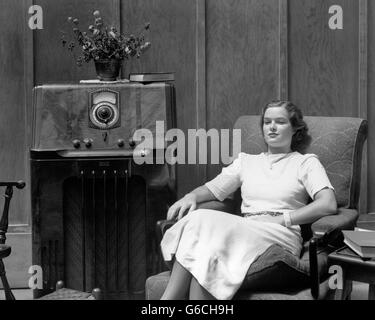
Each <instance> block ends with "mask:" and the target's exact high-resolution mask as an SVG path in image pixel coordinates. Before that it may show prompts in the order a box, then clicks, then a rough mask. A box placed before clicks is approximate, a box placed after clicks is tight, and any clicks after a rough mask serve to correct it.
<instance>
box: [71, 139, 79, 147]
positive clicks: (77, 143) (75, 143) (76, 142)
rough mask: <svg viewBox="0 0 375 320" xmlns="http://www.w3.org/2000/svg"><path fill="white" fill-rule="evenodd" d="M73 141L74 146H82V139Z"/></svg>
mask: <svg viewBox="0 0 375 320" xmlns="http://www.w3.org/2000/svg"><path fill="white" fill-rule="evenodd" d="M72 142H73V147H74V148H76V149H78V148H80V147H81V141H79V140H78V139H75V140H73V141H72Z"/></svg>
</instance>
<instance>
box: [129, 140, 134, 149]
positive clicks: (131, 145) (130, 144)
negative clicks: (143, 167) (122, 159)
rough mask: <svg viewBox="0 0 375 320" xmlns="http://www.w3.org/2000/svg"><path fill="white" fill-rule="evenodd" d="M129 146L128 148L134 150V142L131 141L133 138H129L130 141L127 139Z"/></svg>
mask: <svg viewBox="0 0 375 320" xmlns="http://www.w3.org/2000/svg"><path fill="white" fill-rule="evenodd" d="M129 146H130V147H131V148H134V147H135V141H134V140H133V138H130V139H129Z"/></svg>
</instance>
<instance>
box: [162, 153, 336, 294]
mask: <svg viewBox="0 0 375 320" xmlns="http://www.w3.org/2000/svg"><path fill="white" fill-rule="evenodd" d="M206 186H207V187H208V189H209V190H210V191H211V192H212V193H213V195H214V196H215V197H216V198H217V199H218V200H220V201H223V200H224V199H226V198H227V197H228V196H229V195H231V194H232V193H233V192H234V191H236V190H237V189H238V188H241V196H242V205H241V212H242V216H236V215H232V214H228V213H225V212H221V211H216V210H208V209H199V210H195V211H193V212H191V213H190V214H188V215H186V216H185V217H183V218H182V219H181V220H179V221H178V222H177V223H176V224H175V225H174V226H173V227H171V228H170V229H169V230H168V231H167V232H166V233H165V235H164V237H163V239H162V241H161V249H162V253H163V257H164V259H165V260H166V261H171V260H172V259H173V258H176V259H177V261H178V262H179V263H180V264H181V265H182V266H183V267H184V268H185V269H187V270H188V271H189V272H190V273H191V274H192V275H193V276H194V277H195V278H196V279H197V281H198V282H199V283H200V284H201V285H202V286H203V287H204V288H205V289H206V290H207V291H208V292H210V293H211V294H212V295H213V296H214V297H215V298H217V299H219V300H228V299H231V298H232V297H233V296H234V294H235V293H236V292H237V290H238V289H239V287H240V286H241V284H242V282H243V280H244V278H245V276H246V273H247V270H248V268H249V267H250V265H251V264H252V263H253V261H255V259H256V258H257V257H258V256H259V255H261V254H262V253H263V252H264V251H265V250H266V249H267V248H268V247H269V246H271V245H272V244H275V243H277V244H279V245H281V246H282V247H284V248H285V249H286V250H288V251H290V252H291V253H292V254H295V255H299V254H300V251H301V248H302V238H301V233H300V232H301V230H300V227H299V226H298V225H293V226H291V227H289V228H287V227H284V226H282V225H279V224H276V223H270V222H264V221H258V220H257V219H259V213H260V212H265V211H270V212H279V213H284V212H292V211H294V210H296V209H299V208H301V207H303V206H305V205H306V204H307V203H308V202H309V199H310V198H311V199H314V197H315V195H316V193H317V192H319V191H320V190H322V189H325V188H330V189H332V190H333V187H332V185H331V183H330V181H329V179H328V177H327V174H326V171H325V169H324V167H323V166H322V164H321V163H320V161H319V159H318V157H317V156H316V155H314V154H305V155H302V154H300V153H299V152H291V153H286V154H270V155H267V154H266V153H261V154H258V155H250V154H245V153H240V154H239V156H238V158H237V159H236V160H234V162H233V163H232V164H231V165H229V166H228V167H226V168H224V169H223V170H222V172H221V174H219V175H218V176H217V177H216V178H214V179H213V180H211V181H209V182H207V183H206Z"/></svg>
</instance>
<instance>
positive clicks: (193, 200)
mask: <svg viewBox="0 0 375 320" xmlns="http://www.w3.org/2000/svg"><path fill="white" fill-rule="evenodd" d="M211 200H217V199H216V197H215V196H214V195H213V194H212V192H211V191H210V190H209V189H208V188H207V187H206V186H205V185H203V186H200V187H198V188H196V189H194V190H193V191H191V192H190V193H188V194H187V195H185V196H184V197H183V198H182V199H180V200H178V201H177V202H175V203H174V204H173V205H172V206H171V207H170V208H169V210H168V213H167V219H168V220H172V219H175V218H176V217H177V220H180V219H181V218H182V217H183V216H184V213H185V212H186V211H188V212H187V213H189V212H191V211H193V210H195V209H196V207H197V204H199V203H202V202H206V201H211Z"/></svg>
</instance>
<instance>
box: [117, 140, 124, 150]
mask: <svg viewBox="0 0 375 320" xmlns="http://www.w3.org/2000/svg"><path fill="white" fill-rule="evenodd" d="M117 145H118V146H119V147H120V148H122V147H123V146H124V145H125V141H124V139H118V140H117Z"/></svg>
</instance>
